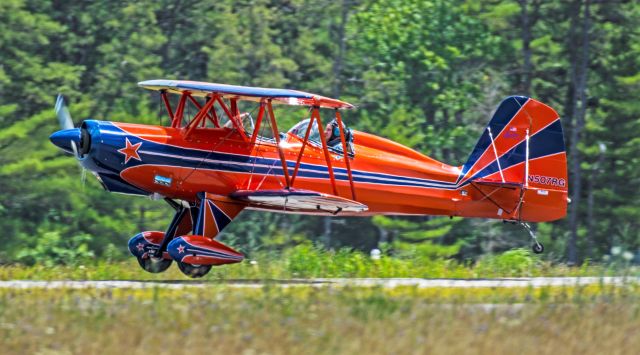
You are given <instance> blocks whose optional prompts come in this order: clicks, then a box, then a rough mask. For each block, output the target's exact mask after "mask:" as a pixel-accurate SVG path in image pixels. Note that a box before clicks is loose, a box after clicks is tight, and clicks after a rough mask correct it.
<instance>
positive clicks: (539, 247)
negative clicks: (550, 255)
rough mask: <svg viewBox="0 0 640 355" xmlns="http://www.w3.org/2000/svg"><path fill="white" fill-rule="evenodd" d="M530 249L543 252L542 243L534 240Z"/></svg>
mask: <svg viewBox="0 0 640 355" xmlns="http://www.w3.org/2000/svg"><path fill="white" fill-rule="evenodd" d="M531 249H532V250H533V252H534V253H536V254H542V253H543V252H544V245H542V243H538V242H536V243H533V246H531Z"/></svg>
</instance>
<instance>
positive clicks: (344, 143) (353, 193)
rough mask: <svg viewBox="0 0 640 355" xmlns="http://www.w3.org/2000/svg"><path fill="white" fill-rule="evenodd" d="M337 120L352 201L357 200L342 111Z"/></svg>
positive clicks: (337, 115) (338, 112) (338, 113)
mask: <svg viewBox="0 0 640 355" xmlns="http://www.w3.org/2000/svg"><path fill="white" fill-rule="evenodd" d="M336 120H337V121H338V130H339V131H340V140H341V141H342V156H343V157H344V164H345V165H346V166H347V175H349V186H351V199H352V200H354V201H355V199H356V189H355V187H354V186H353V176H352V174H351V163H350V162H349V151H348V150H347V140H346V139H345V137H344V125H343V124H342V116H340V111H339V110H338V109H336Z"/></svg>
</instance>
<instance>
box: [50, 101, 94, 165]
mask: <svg viewBox="0 0 640 355" xmlns="http://www.w3.org/2000/svg"><path fill="white" fill-rule="evenodd" d="M55 112H56V115H57V116H58V122H59V123H60V128H62V130H60V131H58V132H55V133H54V134H52V135H51V136H50V137H49V139H50V140H51V142H52V143H53V144H55V145H56V146H58V147H59V148H61V149H62V150H64V151H65V152H68V153H71V154H73V155H74V156H75V157H76V159H82V157H83V156H84V155H85V154H87V153H88V152H89V148H90V147H91V141H90V135H89V132H87V130H86V129H85V128H75V127H74V125H73V120H72V119H71V114H69V109H68V108H67V106H66V105H65V103H64V97H63V96H62V95H58V98H57V99H56V106H55Z"/></svg>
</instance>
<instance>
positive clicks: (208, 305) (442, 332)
mask: <svg viewBox="0 0 640 355" xmlns="http://www.w3.org/2000/svg"><path fill="white" fill-rule="evenodd" d="M639 334H640V287H639V286H638V284H635V285H634V284H629V285H626V286H618V287H614V286H604V285H592V286H587V287H547V288H518V289H510V288H497V289H489V288H483V289H473V290H464V289H448V288H435V289H416V288H394V289H380V288H348V287H343V288H332V287H326V288H307V287H295V288H282V287H277V286H265V287H264V288H257V289H232V288H228V287H226V286H222V285H218V286H216V285H212V286H210V287H207V288H204V289H181V290H170V289H143V290H127V289H116V290H95V289H93V290H71V289H61V290H60V289H58V290H46V289H35V290H22V291H19V290H6V289H5V290H1V291H0V339H2V340H1V341H0V346H1V349H2V350H1V352H2V353H6V354H27V353H29V354H36V353H37V354H130V353H133V354H168V353H173V354H176V353H187V352H188V353H191V354H205V353H207V354H208V353H214V354H303V353H304V354H307V353H311V354H336V353H337V354H353V353H362V354H367V353H371V354H426V353H432V354H443V353H446V354H454V353H455V354H459V353H479V354H505V353H523V354H534V353H535V354H552V353H553V354H570V353H574V354H603V353H607V354H635V353H637V349H639V348H640V337H639V336H638V335H639Z"/></svg>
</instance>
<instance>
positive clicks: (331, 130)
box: [324, 119, 340, 141]
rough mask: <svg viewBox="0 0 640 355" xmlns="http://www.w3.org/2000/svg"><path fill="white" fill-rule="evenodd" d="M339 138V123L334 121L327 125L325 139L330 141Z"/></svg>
mask: <svg viewBox="0 0 640 355" xmlns="http://www.w3.org/2000/svg"><path fill="white" fill-rule="evenodd" d="M339 136H340V128H338V122H337V121H336V120H335V119H333V120H331V122H329V123H327V126H326V127H325V128H324V138H325V139H326V140H328V141H329V140H331V139H334V138H336V137H339Z"/></svg>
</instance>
